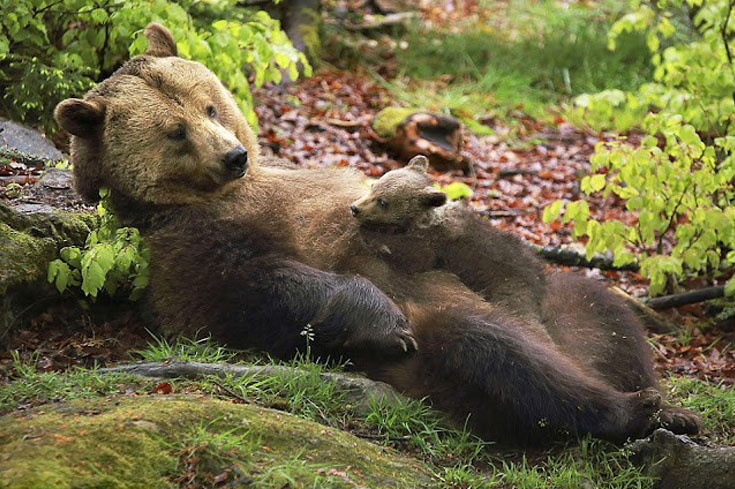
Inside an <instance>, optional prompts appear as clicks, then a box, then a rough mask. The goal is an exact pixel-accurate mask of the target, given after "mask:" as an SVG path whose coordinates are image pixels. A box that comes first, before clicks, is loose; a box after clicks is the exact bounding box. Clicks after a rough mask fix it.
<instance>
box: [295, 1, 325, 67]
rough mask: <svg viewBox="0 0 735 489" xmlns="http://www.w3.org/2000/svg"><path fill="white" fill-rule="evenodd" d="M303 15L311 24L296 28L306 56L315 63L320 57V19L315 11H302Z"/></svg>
mask: <svg viewBox="0 0 735 489" xmlns="http://www.w3.org/2000/svg"><path fill="white" fill-rule="evenodd" d="M303 15H305V16H307V17H309V19H310V20H311V22H309V23H305V24H302V25H300V26H299V27H298V30H299V34H301V38H302V39H303V40H304V46H305V47H306V55H307V56H308V58H309V61H310V62H312V63H317V62H318V60H319V59H321V57H322V38H321V37H322V36H321V33H320V31H321V29H322V18H321V15H319V13H318V12H317V11H316V10H313V9H303Z"/></svg>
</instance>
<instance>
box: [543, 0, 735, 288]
mask: <svg viewBox="0 0 735 489" xmlns="http://www.w3.org/2000/svg"><path fill="white" fill-rule="evenodd" d="M631 7H632V12H631V13H630V14H628V15H626V16H624V17H623V18H622V19H620V20H619V21H618V22H617V23H615V24H614V25H613V27H612V29H611V31H610V36H609V39H610V46H611V47H613V48H614V47H615V41H616V39H617V36H619V35H620V34H621V33H622V32H626V31H632V30H636V31H644V32H646V38H647V44H648V48H649V49H650V51H651V54H652V63H653V65H654V81H653V82H651V83H647V84H644V85H642V86H641V87H640V88H639V89H638V90H636V91H632V92H628V93H624V92H620V91H615V92H610V91H608V92H602V93H600V94H597V95H592V96H585V97H584V98H582V99H580V100H578V106H579V107H582V108H583V109H584V111H585V113H584V114H582V116H583V117H586V118H587V121H590V122H591V123H593V124H597V125H599V124H604V123H607V124H608V125H611V126H613V127H615V126H616V125H617V126H618V127H617V128H618V129H629V128H631V127H634V126H639V127H640V129H641V130H642V131H643V132H644V133H645V134H646V136H645V137H644V138H643V139H642V141H641V143H640V145H639V146H637V147H634V146H631V145H629V144H627V143H626V141H625V140H620V141H616V142H612V143H600V144H598V145H597V150H596V153H595V154H594V156H593V157H592V158H591V163H592V170H593V171H594V172H597V173H596V174H594V175H591V176H588V177H585V178H584V179H583V180H582V182H581V183H582V185H581V188H582V191H583V192H585V193H586V194H588V195H591V194H594V193H597V192H601V193H602V195H603V196H604V197H607V196H608V195H610V194H611V193H612V194H615V195H616V196H617V197H618V198H619V199H621V200H622V201H623V202H624V203H625V207H626V208H627V209H628V210H629V211H632V212H634V213H635V214H636V215H637V218H638V219H637V222H635V223H634V224H632V225H628V224H625V223H623V222H622V221H619V220H614V219H613V220H606V221H604V222H600V221H597V220H595V219H589V212H588V205H587V203H586V202H584V201H578V202H572V203H563V202H555V203H554V204H552V205H550V206H549V207H547V208H546V210H545V212H544V219H545V220H546V221H547V222H548V221H552V220H554V219H557V218H559V216H560V215H561V214H562V213H563V218H562V220H563V221H564V222H569V221H574V234H575V235H576V236H586V237H587V239H588V241H587V254H588V255H592V254H594V253H596V252H600V251H604V250H610V251H612V252H613V253H614V255H615V262H616V264H619V265H623V264H626V263H630V262H633V261H637V262H639V263H640V265H641V272H642V273H643V274H644V275H645V276H647V277H648V278H650V281H651V283H650V292H651V294H658V293H661V292H663V291H664V290H665V289H666V285H667V284H668V283H670V279H672V278H674V279H680V278H683V277H685V276H688V275H702V276H707V277H713V278H717V277H721V276H725V277H727V276H729V275H731V274H732V270H733V265H735V188H734V187H733V183H734V179H735V157H734V156H733V155H734V153H735V126H733V121H734V120H735V60H734V59H733V52H735V19H734V18H733V17H735V13H734V12H733V3H732V2H728V1H725V0H712V1H700V0H686V1H682V0H663V1H659V2H658V3H657V4H655V5H653V6H651V5H650V4H641V3H640V2H637V1H634V2H632V4H631ZM682 12H685V13H686V14H687V15H682ZM682 18H684V19H691V25H690V26H689V32H688V33H687V35H685V36H682V35H677V33H678V32H679V31H680V30H681V29H687V27H686V26H683V27H677V25H680V24H681V19H682ZM675 20H676V21H675ZM692 33H694V34H692ZM683 39H684V40H683ZM726 292H727V293H728V294H732V293H734V292H735V281H734V280H730V281H729V282H728V287H727V290H726Z"/></svg>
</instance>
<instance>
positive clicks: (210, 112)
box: [207, 105, 217, 119]
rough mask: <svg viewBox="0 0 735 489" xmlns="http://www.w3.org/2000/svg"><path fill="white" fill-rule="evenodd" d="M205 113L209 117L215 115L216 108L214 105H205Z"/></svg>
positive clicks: (212, 117) (211, 117)
mask: <svg viewBox="0 0 735 489" xmlns="http://www.w3.org/2000/svg"><path fill="white" fill-rule="evenodd" d="M207 115H208V116H209V118H210V119H214V118H215V117H217V109H215V108H214V105H207Z"/></svg>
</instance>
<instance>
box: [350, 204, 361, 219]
mask: <svg viewBox="0 0 735 489" xmlns="http://www.w3.org/2000/svg"><path fill="white" fill-rule="evenodd" d="M350 212H352V215H353V216H357V215H358V214H359V213H360V208H359V207H357V206H356V205H355V204H352V205H350Z"/></svg>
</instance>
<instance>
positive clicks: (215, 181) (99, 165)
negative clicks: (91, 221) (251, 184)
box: [54, 24, 258, 205]
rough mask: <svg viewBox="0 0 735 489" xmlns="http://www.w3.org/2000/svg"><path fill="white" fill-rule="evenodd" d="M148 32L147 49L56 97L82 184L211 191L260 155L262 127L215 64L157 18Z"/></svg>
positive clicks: (173, 195) (166, 199)
mask: <svg viewBox="0 0 735 489" xmlns="http://www.w3.org/2000/svg"><path fill="white" fill-rule="evenodd" d="M145 36H146V38H147V40H148V48H147V49H146V52H145V53H144V54H142V55H140V56H136V57H135V58H132V59H131V60H130V61H128V62H127V63H126V64H125V65H123V66H122V67H121V68H120V69H119V70H117V71H116V72H115V73H114V74H113V75H112V76H111V77H110V78H108V79H107V80H105V81H103V82H102V83H100V84H99V85H98V86H97V87H95V88H94V89H92V90H90V91H89V93H87V94H86V95H85V96H84V99H76V98H71V99H66V100H64V101H63V102H61V103H60V104H59V105H58V106H57V107H56V111H55V114H54V115H55V117H56V120H57V122H58V123H59V125H60V126H61V127H62V128H63V129H65V130H66V131H68V132H69V133H70V134H71V135H72V140H71V160H72V162H73V164H74V182H75V187H76V190H77V192H79V193H80V194H81V195H82V196H83V197H84V198H86V199H89V200H96V199H98V196H99V188H100V187H102V186H107V187H109V188H110V189H111V190H112V193H113V197H114V198H115V199H116V200H117V201H118V202H119V203H123V202H125V203H130V204H133V205H135V204H142V205H150V204H154V205H158V204H179V203H189V202H196V201H200V200H202V199H208V198H211V194H212V193H213V192H218V191H221V190H222V189H226V188H228V185H227V184H228V183H230V182H233V181H235V180H237V179H238V178H240V177H242V176H243V175H244V174H245V173H246V172H247V170H248V167H249V166H250V165H252V164H253V163H255V162H256V161H257V159H258V145H257V142H256V139H255V135H254V133H253V130H252V129H251V128H250V126H249V125H248V123H247V122H246V121H245V118H244V117H243V115H242V114H241V113H240V111H239V109H238V107H237V104H236V103H235V101H234V99H233V97H232V95H231V94H230V92H228V91H227V89H226V88H225V87H224V86H223V85H222V83H221V82H220V81H219V80H218V79H217V77H216V76H215V75H214V74H213V73H212V72H211V71H209V70H208V69H207V68H205V67H204V66H203V65H202V64H200V63H196V62H193V61H188V60H185V59H182V58H179V57H177V49H176V43H175V41H174V39H173V37H172V36H171V33H170V32H169V31H168V30H167V29H166V28H165V27H163V26H161V25H159V24H150V25H149V26H148V27H147V28H146V29H145Z"/></svg>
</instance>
